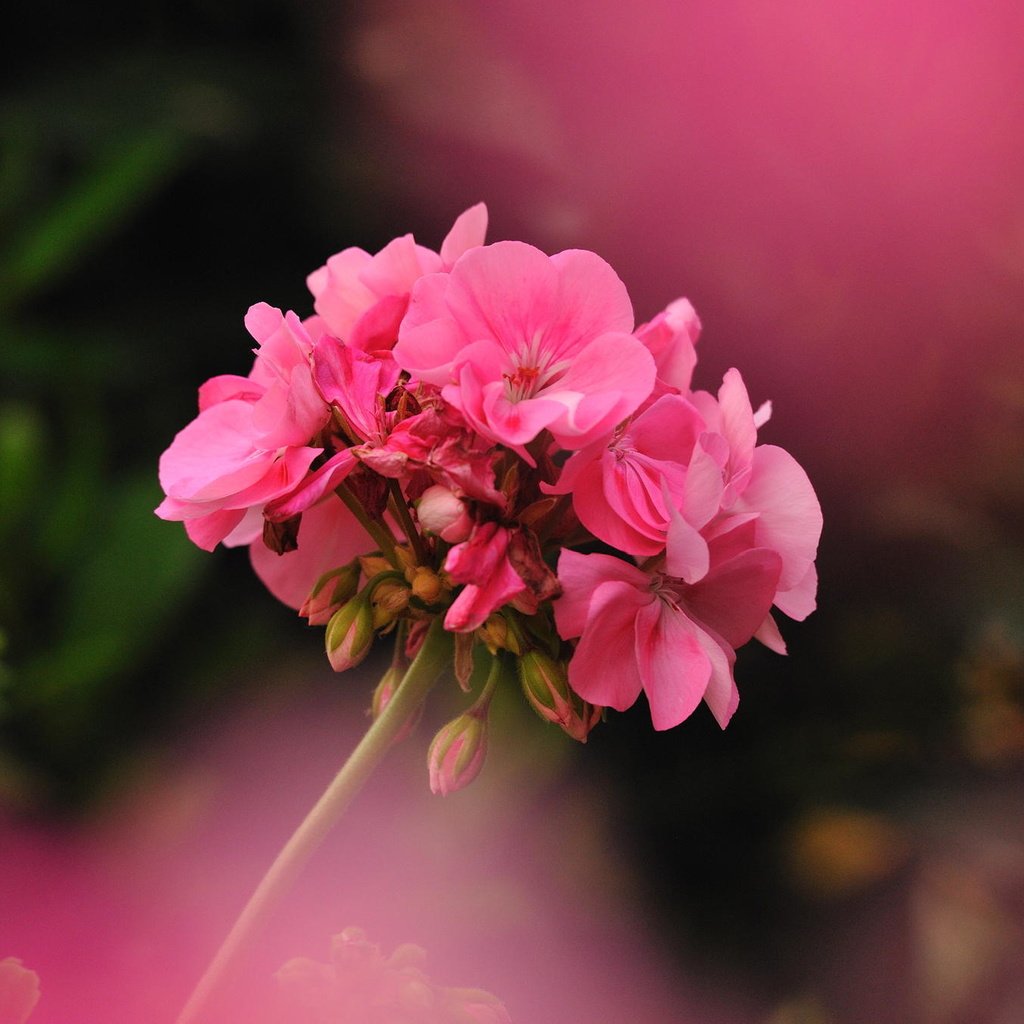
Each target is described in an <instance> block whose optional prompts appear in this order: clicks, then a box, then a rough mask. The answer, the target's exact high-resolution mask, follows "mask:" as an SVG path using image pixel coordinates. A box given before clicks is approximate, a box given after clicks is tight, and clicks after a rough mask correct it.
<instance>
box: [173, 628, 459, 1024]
mask: <svg viewBox="0 0 1024 1024" xmlns="http://www.w3.org/2000/svg"><path fill="white" fill-rule="evenodd" d="M450 659H451V638H450V636H449V634H447V633H446V632H445V631H444V628H443V626H442V623H441V619H435V620H434V622H433V623H431V626H430V629H429V630H428V631H427V635H426V637H425V638H424V640H423V646H422V647H421V648H420V650H419V653H418V654H417V655H416V657H415V659H414V660H413V662H412V664H411V665H410V666H409V668H408V670H407V671H406V673H405V675H404V677H403V678H402V681H401V682H400V683H399V684H398V686H397V688H396V689H395V693H394V696H393V697H392V698H391V700H390V701H389V702H388V704H387V707H386V708H385V709H384V711H383V712H382V713H381V715H380V717H379V718H378V719H377V720H376V721H374V722H373V723H372V724H371V725H370V728H369V729H367V731H366V734H365V735H364V736H363V738H362V739H361V740H360V741H359V743H358V744H357V746H356V748H355V750H353V751H352V754H351V755H350V756H349V759H348V760H347V761H346V762H345V763H344V764H343V765H342V767H341V770H340V771H339V772H338V774H337V775H336V776H335V777H334V780H333V781H332V782H331V784H330V785H329V786H328V787H327V789H326V790H325V791H324V794H323V796H321V797H320V799H319V800H318V801H317V803H316V805H315V806H314V807H313V809H312V810H311V811H310V812H309V814H307V815H306V818H305V820H304V821H303V822H302V824H301V825H299V827H298V828H297V829H296V830H295V832H294V833H293V835H292V837H291V838H290V839H289V840H288V842H287V843H286V844H285V846H284V848H283V849H282V850H281V852H280V853H279V854H278V855H277V859H276V860H275V861H274V863H273V864H271V866H270V870H269V871H267V873H266V874H265V875H264V876H263V879H262V881H261V882H260V883H259V885H258V886H257V887H256V891H255V892H254V893H253V895H252V897H251V898H250V900H249V902H248V903H246V905H245V907H244V908H243V910H242V913H241V914H240V915H239V917H238V920H237V921H236V922H235V924H234V927H233V928H232V929H231V931H230V932H229V933H228V937H227V938H226V939H225V940H224V942H223V944H222V945H221V947H220V949H219V950H218V951H217V955H216V956H215V957H214V958H213V960H212V961H211V962H210V965H209V967H207V969H206V972H205V974H203V976H202V978H201V979H200V980H199V984H198V985H196V987H195V990H194V991H193V993H192V995H191V996H190V997H189V1000H188V1002H187V1003H186V1004H185V1008H184V1009H183V1010H182V1011H181V1014H180V1015H179V1016H178V1018H177V1024H192V1022H194V1021H198V1020H201V1019H202V1018H201V1014H202V1013H203V1010H204V1008H205V1007H206V1006H207V1004H208V1002H209V1000H210V997H211V996H212V995H213V993H214V992H215V991H216V990H217V988H218V987H219V986H220V985H221V984H222V983H223V982H224V981H225V980H226V978H227V976H228V974H229V973H230V970H231V969H232V967H233V966H234V965H235V963H236V962H237V961H238V959H239V958H240V957H241V956H242V955H243V954H244V952H245V950H246V948H247V947H248V946H249V944H250V943H251V942H252V941H253V939H254V938H255V937H256V935H257V934H258V932H259V930H260V928H261V927H262V926H263V925H264V924H265V922H266V920H267V919H268V917H269V916H270V915H271V913H272V912H273V910H274V908H275V907H276V905H277V903H278V902H279V901H280V899H281V897H282V896H284V894H285V893H286V892H287V890H288V889H289V888H290V887H291V885H292V883H293V882H294V881H295V879H296V878H297V877H298V875H299V874H300V872H301V871H302V869H303V867H304V866H305V864H306V862H307V861H308V860H309V858H310V856H311V855H312V854H313V852H314V851H315V850H316V848H317V847H318V846H319V845H320V843H321V842H322V841H323V840H324V838H325V837H326V836H327V834H328V833H329V832H330V830H331V829H332V828H333V827H334V825H335V824H337V822H338V820H339V819H340V818H341V816H342V814H343V813H344V812H345V809H346V808H347V807H348V805H349V804H350V803H351V802H352V799H353V797H355V795H356V793H358V792H359V789H360V788H361V787H362V785H363V783H364V782H365V781H366V780H367V778H369V776H370V774H371V772H372V771H373V769H374V768H376V766H377V765H378V764H379V763H380V761H381V760H382V759H383V757H384V755H385V753H386V752H387V750H388V747H389V746H390V745H391V743H392V741H393V740H394V738H395V736H396V735H397V734H398V732H399V731H400V730H401V728H402V726H403V725H404V724H405V722H406V721H407V720H408V719H409V716H410V715H411V714H412V713H413V712H414V711H415V710H416V708H417V707H419V705H420V704H421V703H422V702H423V700H424V699H425V698H426V695H427V693H428V692H429V691H430V688H431V687H432V686H433V685H434V682H435V680H436V679H437V677H438V675H439V674H440V672H441V670H442V669H443V668H444V666H445V664H446V663H447V662H448V661H450Z"/></svg>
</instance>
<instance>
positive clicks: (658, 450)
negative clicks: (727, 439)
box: [628, 395, 706, 464]
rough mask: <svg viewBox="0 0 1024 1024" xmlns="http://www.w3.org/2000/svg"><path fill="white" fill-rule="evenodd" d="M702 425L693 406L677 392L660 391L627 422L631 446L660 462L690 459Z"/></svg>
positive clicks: (701, 430) (687, 460) (699, 416)
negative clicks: (638, 413) (674, 393)
mask: <svg viewBox="0 0 1024 1024" xmlns="http://www.w3.org/2000/svg"><path fill="white" fill-rule="evenodd" d="M705 429H706V426H705V423H704V419H703V417H702V416H701V414H700V413H699V412H698V411H697V409H696V408H695V407H694V406H693V405H692V404H691V403H690V402H688V401H687V400H686V399H685V398H682V397H681V396H679V395H664V396H663V397H661V398H659V399H658V401H656V402H655V403H654V404H653V405H651V406H650V408H648V409H645V410H644V411H643V413H642V414H641V415H639V416H637V417H636V419H634V420H633V422H632V423H631V424H630V425H629V431H628V433H629V436H630V438H631V440H632V444H633V446H634V447H635V448H637V449H638V450H640V451H642V452H643V453H644V454H645V455H649V456H650V457H651V458H652V459H660V460H662V461H664V462H681V463H684V464H685V463H687V462H689V461H690V453H691V452H692V451H693V447H694V445H695V444H696V443H697V439H698V438H699V437H700V435H701V434H702V433H703V432H704V430H705Z"/></svg>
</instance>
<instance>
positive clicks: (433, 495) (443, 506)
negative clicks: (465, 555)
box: [416, 484, 473, 544]
mask: <svg viewBox="0 0 1024 1024" xmlns="http://www.w3.org/2000/svg"><path fill="white" fill-rule="evenodd" d="M416 515H417V517H418V518H419V521H420V526H422V527H423V529H424V530H429V531H430V532H431V533H436V534H437V535H438V536H439V537H440V538H441V539H442V540H446V541H448V543H449V544H460V543H461V542H462V541H464V540H465V539H466V538H467V537H468V536H469V535H470V533H471V532H472V529H473V520H472V519H470V517H469V515H468V513H467V512H466V506H465V504H464V503H463V501H462V499H461V498H460V497H458V495H456V494H455V492H454V491H451V490H449V489H448V488H447V487H445V486H444V485H443V484H434V485H433V486H432V487H428V488H427V489H426V490H425V491H424V492H423V494H422V495H421V496H420V500H419V502H418V503H417V505H416Z"/></svg>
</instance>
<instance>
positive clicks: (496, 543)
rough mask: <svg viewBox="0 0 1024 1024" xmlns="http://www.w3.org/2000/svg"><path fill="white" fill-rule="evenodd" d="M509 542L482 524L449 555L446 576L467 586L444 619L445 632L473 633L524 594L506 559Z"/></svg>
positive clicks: (496, 527) (491, 526)
mask: <svg viewBox="0 0 1024 1024" xmlns="http://www.w3.org/2000/svg"><path fill="white" fill-rule="evenodd" d="M509 541H510V534H509V531H508V530H507V529H505V527H503V526H499V525H498V524H497V523H483V524H482V525H480V526H478V527H477V528H476V529H475V530H474V531H473V533H472V534H471V536H470V538H469V539H468V540H467V541H465V542H464V543H462V544H457V545H456V546H455V547H453V548H452V549H451V551H449V552H448V557H447V559H446V560H445V563H444V568H445V572H447V573H448V575H449V576H450V577H451V578H452V580H453V581H454V582H455V583H465V584H466V585H465V586H464V587H463V588H462V592H461V593H460V594H459V596H458V597H457V598H456V599H455V600H454V601H453V602H452V605H451V607H450V608H449V609H448V612H447V614H446V615H445V618H444V628H445V629H447V630H451V631H452V632H455V633H468V632H472V631H473V630H474V629H477V628H478V627H479V626H481V625H483V623H484V620H485V619H486V618H487V616H488V615H490V614H491V612H493V611H494V610H495V609H497V608H500V607H501V606H502V605H503V604H506V603H508V602H509V601H511V600H512V599H513V598H515V597H517V596H519V595H520V594H525V593H526V589H527V588H526V584H525V583H524V582H523V578H522V577H521V576H520V575H519V573H518V572H516V570H515V569H514V568H513V566H512V564H511V562H510V561H509V559H508V551H509Z"/></svg>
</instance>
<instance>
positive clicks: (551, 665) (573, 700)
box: [519, 650, 601, 743]
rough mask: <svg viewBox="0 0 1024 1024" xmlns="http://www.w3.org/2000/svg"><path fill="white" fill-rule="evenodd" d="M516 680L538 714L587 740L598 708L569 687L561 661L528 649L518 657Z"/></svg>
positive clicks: (574, 735) (541, 652)
mask: <svg viewBox="0 0 1024 1024" xmlns="http://www.w3.org/2000/svg"><path fill="white" fill-rule="evenodd" d="M519 681H520V682H521V683H522V685H523V693H524V694H525V696H526V699H527V700H528V701H529V702H530V706H531V707H532V708H533V710H534V711H536V712H537V714H538V715H540V717H541V718H543V719H544V720H545V721H548V722H554V723H555V725H557V726H560V727H561V728H562V729H564V730H565V731H566V732H567V733H568V734H569V735H570V736H571V737H572V738H573V739H574V740H579V741H580V742H581V743H586V741H587V734H588V733H589V732H590V730H591V729H593V728H594V726H595V725H596V724H597V722H598V720H599V719H600V717H601V712H600V709H595V707H594V706H593V705H592V704H588V703H587V702H586V701H585V700H583V699H582V698H581V697H579V696H578V695H577V694H575V693H574V692H573V691H572V690H571V689H570V687H569V676H568V673H567V671H566V667H565V663H564V662H561V661H556V660H555V659H554V658H552V657H551V656H550V655H547V654H545V653H544V652H543V651H536V650H535V651H528V652H527V653H526V654H524V655H523V656H522V657H521V658H520V659H519Z"/></svg>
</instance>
